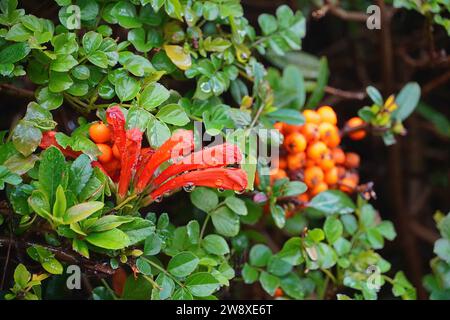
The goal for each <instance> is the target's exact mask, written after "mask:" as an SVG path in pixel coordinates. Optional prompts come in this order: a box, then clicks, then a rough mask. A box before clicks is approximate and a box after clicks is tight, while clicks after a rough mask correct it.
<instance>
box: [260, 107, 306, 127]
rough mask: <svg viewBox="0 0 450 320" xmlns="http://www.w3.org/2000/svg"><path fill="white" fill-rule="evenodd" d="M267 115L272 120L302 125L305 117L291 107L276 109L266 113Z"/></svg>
mask: <svg viewBox="0 0 450 320" xmlns="http://www.w3.org/2000/svg"><path fill="white" fill-rule="evenodd" d="M267 117H269V118H270V119H271V120H272V121H282V122H286V123H287V124H292V125H302V124H304V123H305V118H304V117H303V115H302V114H301V113H300V112H298V110H293V109H286V108H283V109H278V110H276V111H273V112H271V113H268V114H267Z"/></svg>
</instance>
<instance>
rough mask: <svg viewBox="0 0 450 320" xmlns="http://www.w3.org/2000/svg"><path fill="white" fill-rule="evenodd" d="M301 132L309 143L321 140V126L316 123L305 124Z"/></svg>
mask: <svg viewBox="0 0 450 320" xmlns="http://www.w3.org/2000/svg"><path fill="white" fill-rule="evenodd" d="M300 132H301V133H302V134H303V135H304V136H305V138H306V140H308V141H310V142H311V141H317V140H319V138H320V133H319V126H318V125H317V124H315V123H305V124H304V125H303V126H302V127H301V129H300Z"/></svg>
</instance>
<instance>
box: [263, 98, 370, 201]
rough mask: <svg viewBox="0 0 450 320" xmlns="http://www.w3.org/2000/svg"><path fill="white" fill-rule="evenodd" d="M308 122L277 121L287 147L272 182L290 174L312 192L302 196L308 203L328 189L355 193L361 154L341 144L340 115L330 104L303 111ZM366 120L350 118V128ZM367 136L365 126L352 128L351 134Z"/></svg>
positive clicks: (283, 148)
mask: <svg viewBox="0 0 450 320" xmlns="http://www.w3.org/2000/svg"><path fill="white" fill-rule="evenodd" d="M303 115H304V117H305V123H304V124H303V125H301V126H296V125H289V124H286V123H283V122H278V123H276V124H275V128H276V129H278V130H279V131H280V132H281V133H282V134H283V136H284V142H283V147H282V149H281V152H280V159H279V161H278V166H277V168H276V169H273V170H272V171H271V176H270V178H271V181H272V182H273V181H274V180H277V179H281V178H285V177H289V178H290V179H291V180H300V181H303V182H304V183H306V185H307V186H308V191H307V192H306V193H304V194H301V195H300V196H299V197H298V200H299V201H300V203H307V202H308V201H309V200H310V198H311V197H313V196H315V195H317V194H318V193H320V192H322V191H325V190H328V189H340V190H341V191H343V192H347V193H352V192H353V191H354V190H355V188H356V187H357V186H358V183H359V175H358V173H357V168H358V167H359V162H360V157H359V155H358V154H356V153H354V152H344V151H343V150H342V148H341V147H340V146H339V145H340V143H341V136H340V132H339V128H338V127H337V116H336V113H335V112H334V110H333V109H332V108H331V107H329V106H323V107H320V108H318V109H317V111H314V110H305V111H303ZM363 124H364V121H363V120H362V119H360V118H358V117H355V118H352V119H350V120H349V121H348V122H347V123H346V127H349V128H359V127H360V126H361V125H363ZM365 136H366V131H365V130H364V129H357V130H354V131H351V133H350V134H349V137H350V138H351V139H353V140H360V139H363V138H364V137H365Z"/></svg>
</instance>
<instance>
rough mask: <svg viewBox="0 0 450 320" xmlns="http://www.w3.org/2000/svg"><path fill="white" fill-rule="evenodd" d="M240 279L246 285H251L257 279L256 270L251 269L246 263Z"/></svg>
mask: <svg viewBox="0 0 450 320" xmlns="http://www.w3.org/2000/svg"><path fill="white" fill-rule="evenodd" d="M242 278H243V279H244V282H245V283H246V284H252V283H254V282H255V281H257V280H258V278H259V272H258V269H256V268H253V267H252V266H251V265H249V264H248V263H246V264H245V265H244V268H242Z"/></svg>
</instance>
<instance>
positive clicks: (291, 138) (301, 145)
mask: <svg viewBox="0 0 450 320" xmlns="http://www.w3.org/2000/svg"><path fill="white" fill-rule="evenodd" d="M284 147H285V148H286V150H287V151H288V152H289V153H299V152H302V151H305V149H306V139H305V137H304V136H303V135H302V134H301V133H298V132H293V133H291V134H290V135H288V136H287V137H286V139H285V140H284Z"/></svg>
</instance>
